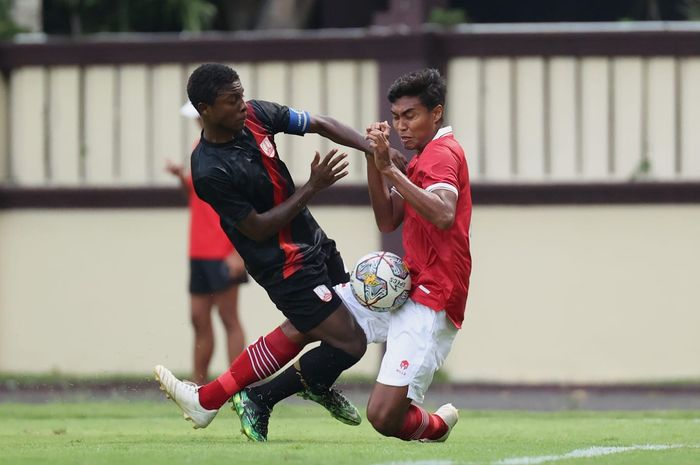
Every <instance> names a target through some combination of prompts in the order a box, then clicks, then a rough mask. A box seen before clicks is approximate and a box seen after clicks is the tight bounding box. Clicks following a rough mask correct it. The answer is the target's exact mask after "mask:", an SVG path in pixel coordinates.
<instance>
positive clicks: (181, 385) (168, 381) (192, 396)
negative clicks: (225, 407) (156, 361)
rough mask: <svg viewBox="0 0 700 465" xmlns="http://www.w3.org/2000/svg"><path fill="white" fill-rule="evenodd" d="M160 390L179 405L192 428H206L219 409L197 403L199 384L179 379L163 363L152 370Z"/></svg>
mask: <svg viewBox="0 0 700 465" xmlns="http://www.w3.org/2000/svg"><path fill="white" fill-rule="evenodd" d="M153 371H154V372H155V374H156V381H158V382H159V383H160V389H161V391H165V395H166V396H167V397H168V399H171V400H172V401H173V402H175V403H176V404H177V406H178V407H180V410H182V415H183V416H184V417H185V420H187V421H191V422H192V424H193V425H194V428H206V427H207V426H209V423H211V421H212V420H213V419H214V417H215V416H216V414H217V413H218V412H219V410H207V409H205V408H204V407H202V405H201V404H200V403H199V394H197V391H198V390H199V386H197V385H196V384H194V383H192V382H188V381H180V380H179V379H177V378H176V377H175V375H173V374H172V373H171V372H170V370H168V369H167V368H165V367H164V366H163V365H156V367H155V369H154V370H153Z"/></svg>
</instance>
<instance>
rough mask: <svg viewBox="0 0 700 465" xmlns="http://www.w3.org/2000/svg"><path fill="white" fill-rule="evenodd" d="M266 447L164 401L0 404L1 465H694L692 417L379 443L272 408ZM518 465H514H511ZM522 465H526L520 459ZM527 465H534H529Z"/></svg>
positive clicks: (597, 421)
mask: <svg viewBox="0 0 700 465" xmlns="http://www.w3.org/2000/svg"><path fill="white" fill-rule="evenodd" d="M269 437H270V441H269V442H268V443H265V444H257V443H251V442H248V441H247V440H246V439H245V438H244V437H243V436H241V435H240V434H239V433H238V420H237V418H236V416H235V415H234V414H233V413H232V412H231V411H230V410H228V407H225V408H224V409H223V410H222V411H221V412H220V413H219V417H218V418H217V419H216V420H215V421H214V422H213V423H212V424H211V425H210V427H209V428H207V429H206V430H193V429H192V428H191V427H190V426H189V423H186V422H185V421H184V420H182V418H181V417H180V415H179V410H177V408H176V407H175V406H174V405H173V404H172V403H170V402H165V401H163V402H128V401H119V402H100V403H78V402H73V403H49V404H9V403H5V404H2V403H0V464H2V465H5V464H13V465H15V464H17V465H21V464H42V465H44V464H71V465H75V464H90V465H100V464H109V465H112V464H115V465H116V464H127V463H128V464H148V465H158V464H163V465H165V464H195V465H205V464H227V465H228V464H230V465H246V464H256V465H268V464H270V465H273V464H290V465H293V464H299V465H301V464H310V465H313V464H324V465H345V464H361V465H374V464H388V463H393V464H398V463H406V464H411V463H416V464H417V463H420V462H423V465H427V464H428V463H433V464H438V463H442V464H444V465H447V464H448V463H452V464H453V465H459V464H468V465H477V464H483V465H488V464H494V463H495V462H496V461H498V460H502V459H507V458H517V457H536V456H559V455H563V454H566V453H569V452H571V451H573V450H576V449H583V448H588V447H594V446H604V447H611V446H630V445H644V444H658V445H680V446H683V447H679V448H676V449H669V450H661V451H645V450H637V451H630V452H624V453H619V454H614V455H607V456H601V457H595V458H584V459H563V458H561V457H559V459H556V457H555V460H551V461H547V462H537V463H565V464H566V465H580V464H601V465H602V464H606V465H608V464H610V465H627V464H629V465H632V464H634V465H640V464H664V465H665V464H673V465H691V464H692V465H697V464H698V463H700V448H698V447H699V446H700V412H698V411H678V412H635V413H620V412H557V413H522V412H495V411H489V412H470V411H462V412H461V418H460V422H459V424H458V425H457V427H456V428H455V430H454V432H453V434H452V436H451V437H450V439H449V440H448V442H446V443H444V444H421V443H415V442H410V443H409V442H402V441H399V440H397V439H392V438H384V437H382V436H380V435H379V434H377V433H375V432H374V431H373V430H372V428H371V426H370V425H369V424H368V423H367V422H366V421H364V422H363V424H362V425H360V426H359V427H350V426H345V425H343V424H340V423H337V422H335V421H334V420H332V419H331V418H330V417H329V416H327V415H326V414H325V412H324V411H322V410H321V409H320V407H317V406H316V405H314V404H309V405H304V404H290V405H284V404H283V405H280V406H278V407H277V408H276V410H275V413H274V415H273V418H272V421H271V424H270V435H269ZM513 463H514V464H517V463H518V462H513ZM521 463H526V462H521ZM530 463H535V462H530Z"/></svg>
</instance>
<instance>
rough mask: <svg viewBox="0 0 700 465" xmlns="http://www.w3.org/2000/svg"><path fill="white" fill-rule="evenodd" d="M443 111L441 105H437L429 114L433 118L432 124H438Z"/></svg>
mask: <svg viewBox="0 0 700 465" xmlns="http://www.w3.org/2000/svg"><path fill="white" fill-rule="evenodd" d="M443 111H444V108H443V106H442V105H437V106H436V107H435V108H433V110H432V111H431V112H430V113H431V114H432V117H433V123H434V124H438V123H439V122H440V120H442V113H443Z"/></svg>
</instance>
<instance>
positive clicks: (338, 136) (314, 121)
mask: <svg viewBox="0 0 700 465" xmlns="http://www.w3.org/2000/svg"><path fill="white" fill-rule="evenodd" d="M308 132H311V133H314V134H318V135H320V136H323V137H325V138H326V139H330V140H332V141H333V142H335V143H336V144H341V145H344V146H346V147H350V148H353V149H356V150H359V151H361V152H364V153H365V154H366V155H371V154H372V148H371V147H370V146H369V142H368V141H367V140H366V139H365V138H363V137H362V134H360V133H359V132H357V131H356V130H354V129H353V128H351V127H350V126H348V125H347V124H344V123H341V122H340V121H338V120H336V119H335V118H332V117H330V116H324V115H312V116H311V121H310V122H309V131H308ZM391 156H392V160H393V161H394V163H395V164H396V166H397V167H399V169H400V170H402V171H403V172H406V164H407V162H406V157H404V156H403V154H401V153H400V152H399V151H395V152H393V153H392V154H391Z"/></svg>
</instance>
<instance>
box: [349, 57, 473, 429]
mask: <svg viewBox="0 0 700 465" xmlns="http://www.w3.org/2000/svg"><path fill="white" fill-rule="evenodd" d="M446 91H447V89H446V85H445V81H444V79H443V78H442V77H441V76H440V73H439V72H438V71H437V70H434V69H424V70H422V71H417V72H413V73H409V74H405V75H403V76H401V77H399V78H398V79H396V81H394V83H393V84H392V85H391V87H390V88H389V93H388V98H389V101H390V102H391V114H392V120H393V127H394V130H395V131H396V132H397V133H398V135H399V137H400V138H401V142H402V143H403V146H404V148H405V149H407V150H415V151H416V155H415V157H414V158H413V159H412V160H411V162H410V163H409V165H408V170H407V172H406V174H404V173H403V172H402V170H401V169H400V168H399V167H397V166H396V165H395V164H393V163H392V161H391V159H390V152H391V151H392V150H393V149H392V148H391V147H390V145H389V131H390V128H389V125H388V123H386V122H382V123H374V124H372V125H371V126H370V127H369V128H368V129H367V138H368V139H369V140H370V141H371V146H372V148H373V150H374V153H373V157H372V156H370V155H368V163H367V181H368V185H369V192H370V198H371V201H372V208H373V210H374V216H375V219H376V222H377V226H378V227H379V230H380V231H382V232H390V231H394V230H395V229H396V228H397V227H398V226H399V225H400V224H401V223H403V247H404V251H405V257H404V261H405V262H406V264H407V265H408V268H409V271H410V273H411V282H412V284H411V286H412V287H411V294H410V297H409V300H408V301H407V302H406V303H405V304H404V305H403V306H401V307H400V308H399V309H397V310H396V311H394V312H391V313H376V312H372V311H369V310H367V309H366V308H364V307H362V306H361V305H359V304H358V303H357V301H356V300H355V299H354V297H353V295H352V293H351V290H350V286H339V287H338V288H337V292H338V295H339V296H340V297H341V298H342V300H343V301H344V302H345V303H346V305H347V307H348V308H349V309H350V311H351V312H352V313H353V315H354V316H355V319H356V320H357V322H358V324H359V325H360V326H362V328H363V330H364V331H365V334H366V336H367V341H368V342H386V352H385V354H384V357H383V359H382V364H381V367H380V369H379V374H378V376H377V383H376V384H375V386H374V389H373V390H372V393H371V395H370V398H369V401H368V404H367V419H368V420H369V421H370V423H372V426H373V427H374V429H376V430H377V431H378V432H380V433H381V434H383V435H385V436H394V437H397V438H401V439H404V440H412V439H418V440H422V441H444V440H446V439H447V437H448V436H449V434H450V431H451V429H452V427H453V426H454V425H455V424H456V423H457V420H458V417H459V413H458V411H457V409H456V408H455V407H454V406H452V404H446V405H443V406H442V407H440V408H439V409H438V410H437V412H435V413H434V414H431V413H428V412H427V411H425V410H424V409H423V408H422V407H420V405H418V404H422V403H423V399H424V396H425V392H426V391H427V389H428V387H429V386H430V383H431V382H432V380H433V375H434V373H435V372H436V371H437V370H438V368H440V366H441V365H442V364H443V362H444V361H445V358H446V357H447V355H448V353H449V352H450V349H451V347H452V342H453V340H454V337H455V336H456V334H457V330H458V329H459V328H460V327H461V325H462V320H463V319H464V311H465V306H466V302H467V293H468V290H469V275H470V273H471V254H470V249H469V225H470V222H471V211H472V201H471V191H470V186H469V172H468V169H467V161H466V158H465V155H464V151H463V150H462V147H461V146H460V144H459V143H458V142H457V141H456V140H455V138H454V136H453V134H452V128H451V127H450V126H444V107H445V94H446Z"/></svg>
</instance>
